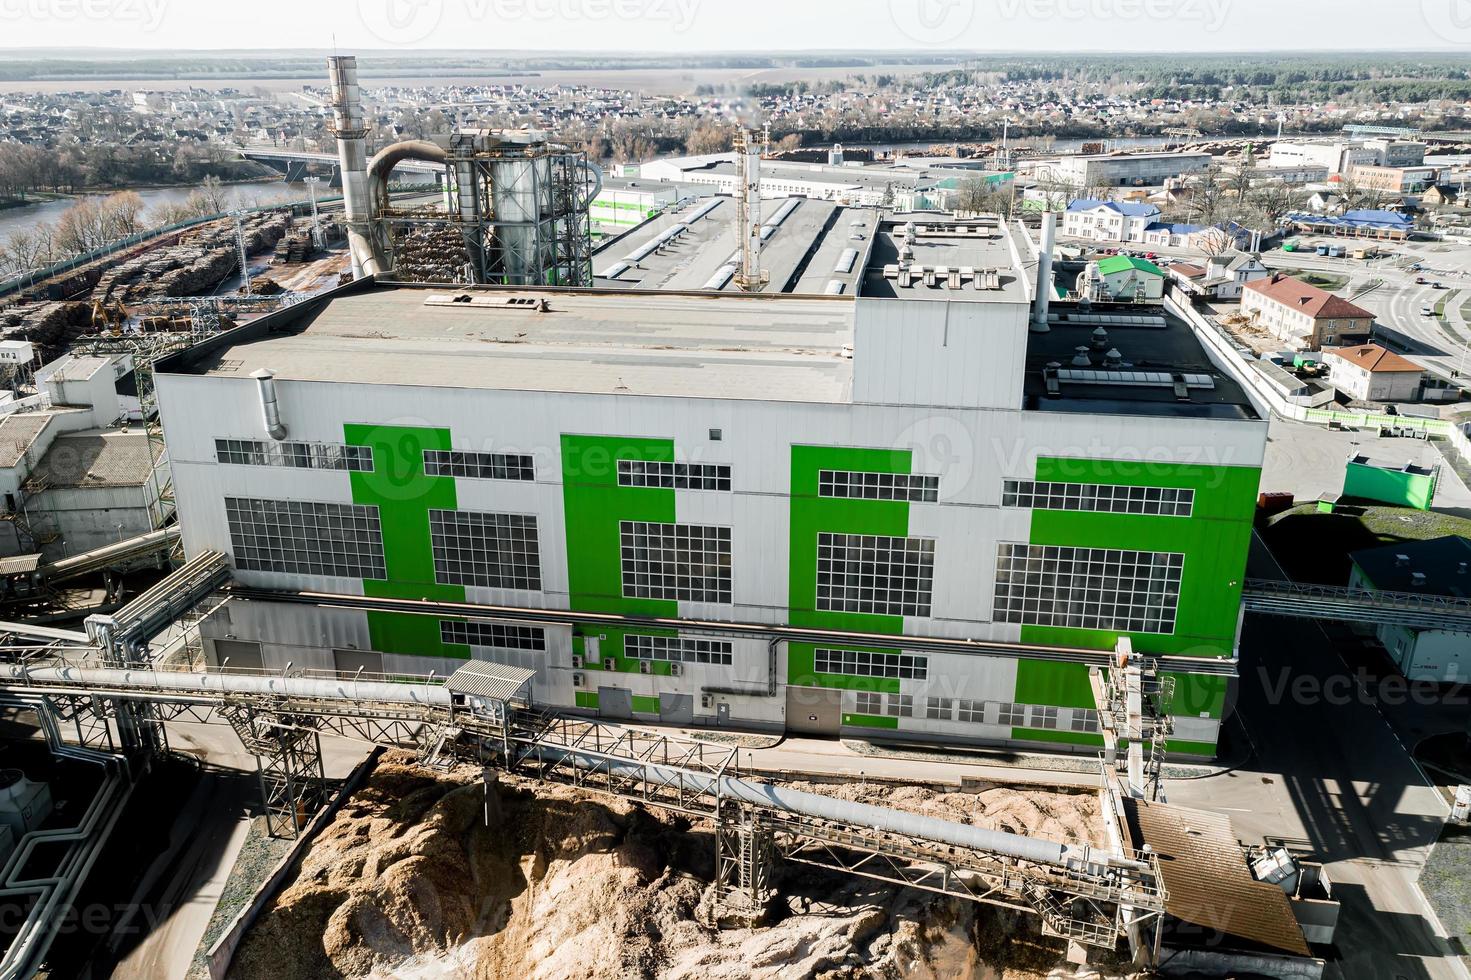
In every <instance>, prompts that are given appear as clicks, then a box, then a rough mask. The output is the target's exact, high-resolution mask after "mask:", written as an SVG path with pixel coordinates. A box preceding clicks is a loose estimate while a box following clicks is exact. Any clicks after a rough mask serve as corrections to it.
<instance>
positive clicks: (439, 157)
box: [344, 140, 466, 276]
mask: <svg viewBox="0 0 1471 980" xmlns="http://www.w3.org/2000/svg"><path fill="white" fill-rule="evenodd" d="M448 159H449V153H448V151H446V150H445V148H444V147H442V146H440V145H438V144H437V143H431V142H429V141H428V140H403V141H401V142H398V143H392V144H390V145H388V146H385V147H384V148H383V149H381V150H379V151H378V152H377V153H375V154H374V155H373V159H371V160H369V161H368V162H367V163H365V164H364V165H363V178H362V184H363V201H364V204H363V216H362V219H361V221H360V222H359V223H358V226H357V227H356V230H354V226H353V224H352V222H351V221H349V223H348V235H347V245H348V248H349V249H350V250H351V251H352V259H353V263H354V266H355V267H356V266H359V265H360V266H361V267H362V270H363V275H364V276H375V275H377V274H378V273H380V272H386V271H388V256H387V253H386V250H385V249H384V247H383V243H382V240H381V239H380V237H379V236H378V234H377V233H376V232H375V230H374V228H373V216H374V215H375V214H378V213H381V212H382V211H383V209H385V208H386V207H387V206H388V177H389V175H390V174H392V173H393V168H394V167H395V166H397V165H398V164H399V163H400V162H401V161H403V160H422V161H424V162H425V163H439V164H442V163H445V162H446V161H448ZM345 181H346V178H345V177H344V186H346V183H345ZM456 184H457V186H459V176H458V175H456ZM465 192H466V188H464V187H460V195H461V198H462V201H461V204H462V205H463V203H464V202H463V196H464V194H465ZM461 217H462V218H463V217H464V215H463V213H462V214H461Z"/></svg>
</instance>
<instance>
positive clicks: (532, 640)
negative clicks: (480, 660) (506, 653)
mask: <svg viewBox="0 0 1471 980" xmlns="http://www.w3.org/2000/svg"><path fill="white" fill-rule="evenodd" d="M439 638H440V639H441V640H443V641H444V642H445V643H455V644H461V645H464V646H472V647H492V648H496V649H501V650H545V649H546V648H547V631H546V630H545V629H543V628H542V627H540V626H521V625H519V624H516V623H479V622H468V623H466V622H461V621H459V620H451V619H442V620H440V621H439Z"/></svg>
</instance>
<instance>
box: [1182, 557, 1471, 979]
mask: <svg viewBox="0 0 1471 980" xmlns="http://www.w3.org/2000/svg"><path fill="white" fill-rule="evenodd" d="M1250 574H1252V575H1253V576H1261V577H1280V573H1279V572H1278V570H1277V569H1276V567H1275V563H1274V562H1272V561H1271V558H1270V556H1269V555H1267V554H1266V552H1265V549H1263V548H1261V547H1260V545H1257V546H1256V547H1255V548H1254V552H1253V555H1252V559H1251V573H1250ZM1241 649H1242V660H1243V663H1242V679H1241V685H1240V701H1239V704H1238V708H1237V718H1238V719H1239V720H1240V721H1241V722H1242V723H1244V725H1245V729H1246V732H1247V733H1248V735H1249V739H1250V742H1251V744H1252V746H1253V747H1254V750H1255V751H1254V753H1253V755H1252V758H1251V760H1250V761H1249V762H1247V763H1245V764H1243V765H1242V766H1240V767H1239V768H1237V769H1235V770H1232V771H1230V772H1227V773H1223V774H1221V775H1217V776H1209V777H1206V778H1202V779H1197V780H1188V781H1172V782H1169V783H1168V784H1167V786H1166V793H1167V795H1168V799H1169V801H1170V802H1172V803H1178V804H1181V805H1184V806H1194V807H1200V808H1203V809H1208V810H1216V811H1220V812H1224V813H1226V814H1228V815H1229V816H1230V817H1231V820H1232V824H1233V825H1234V827H1235V830H1236V833H1237V834H1238V836H1240V837H1241V839H1242V840H1244V841H1248V842H1262V841H1264V840H1266V839H1267V838H1269V837H1275V838H1287V839H1289V840H1293V841H1300V842H1302V843H1303V845H1304V846H1306V847H1308V848H1309V849H1311V850H1312V851H1314V852H1315V854H1316V856H1317V857H1318V858H1319V859H1320V860H1323V861H1324V862H1325V863H1326V864H1327V866H1328V872H1329V875H1330V877H1331V878H1332V880H1333V882H1334V893H1335V896H1336V897H1337V898H1338V899H1339V900H1340V901H1341V902H1342V903H1343V911H1342V918H1341V919H1340V922H1339V926H1338V932H1337V946H1338V949H1339V952H1340V956H1341V959H1340V960H1339V961H1337V962H1334V963H1331V964H1330V973H1329V974H1328V976H1331V977H1337V978H1341V980H1380V978H1383V980H1467V978H1468V977H1471V974H1468V972H1467V970H1466V967H1465V965H1464V963H1463V962H1462V961H1461V959H1460V958H1459V957H1458V956H1457V955H1456V952H1457V951H1456V949H1454V948H1453V946H1452V945H1451V943H1450V941H1448V939H1447V938H1446V936H1445V935H1444V934H1443V933H1442V932H1441V930H1440V929H1439V926H1438V925H1437V924H1436V923H1435V922H1434V921H1433V919H1432V917H1431V916H1430V915H1429V908H1428V905H1427V904H1426V903H1425V900H1424V897H1423V895H1422V894H1421V893H1420V891H1419V888H1418V886H1417V884H1416V881H1417V879H1418V877H1419V873H1420V868H1421V866H1422V865H1423V864H1424V862H1425V858H1426V856H1427V854H1428V853H1429V849H1430V847H1431V845H1432V844H1433V843H1434V842H1435V840H1436V838H1437V836H1438V835H1439V833H1440V829H1441V827H1442V825H1443V822H1444V817H1445V814H1446V812H1447V808H1446V805H1445V802H1444V800H1443V799H1442V797H1441V796H1440V793H1439V792H1438V791H1437V790H1436V789H1435V788H1434V787H1432V786H1431V785H1430V784H1429V782H1428V781H1427V780H1426V779H1425V778H1424V776H1423V775H1422V774H1421V772H1420V770H1419V768H1418V766H1416V765H1415V763H1414V761H1413V760H1412V759H1411V758H1410V755H1409V753H1408V752H1407V751H1406V749H1405V747H1404V746H1403V745H1402V744H1401V743H1400V740H1399V738H1398V737H1397V736H1396V734H1395V732H1394V730H1393V729H1392V728H1391V727H1390V725H1389V723H1388V722H1387V721H1386V720H1385V718H1384V716H1383V715H1382V714H1381V713H1380V710H1379V708H1378V707H1377V706H1376V705H1375V704H1374V703H1373V702H1374V698H1373V697H1372V696H1371V695H1372V692H1368V691H1363V690H1361V689H1360V688H1358V687H1357V686H1356V685H1355V684H1353V683H1351V681H1352V679H1353V674H1352V672H1351V671H1350V669H1349V668H1348V667H1347V665H1346V664H1345V663H1344V662H1343V660H1342V659H1341V658H1340V657H1339V655H1338V653H1337V652H1336V651H1335V650H1334V648H1333V646H1332V644H1331V643H1330V642H1329V640H1328V637H1327V636H1326V634H1324V632H1323V630H1322V629H1321V628H1320V627H1319V626H1318V625H1317V624H1316V623H1314V622H1312V621H1309V620H1279V619H1268V618H1265V617H1258V616H1251V617H1248V618H1247V621H1246V624H1245V627H1244V630H1243V633H1242V643H1241ZM1329 678H1339V679H1341V680H1342V681H1344V683H1343V686H1342V689H1341V691H1340V690H1338V689H1336V688H1334V687H1332V686H1331V685H1328V686H1324V685H1322V682H1323V681H1325V680H1327V679H1329ZM1318 691H1323V692H1324V693H1323V694H1322V695H1319V694H1318V693H1317V692H1318ZM1340 693H1341V694H1342V695H1343V696H1341V697H1340V696H1336V695H1338V694H1340Z"/></svg>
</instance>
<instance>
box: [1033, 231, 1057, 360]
mask: <svg viewBox="0 0 1471 980" xmlns="http://www.w3.org/2000/svg"><path fill="white" fill-rule="evenodd" d="M1056 247H1057V212H1055V211H1048V212H1046V213H1045V214H1043V215H1042V248H1041V251H1040V252H1039V253H1038V255H1037V298H1036V300H1035V301H1034V302H1033V303H1032V332H1033V333H1046V332H1047V331H1048V330H1050V329H1051V327H1049V326H1048V324H1047V311H1048V309H1049V308H1050V307H1051V305H1052V250H1053V249H1054V248H1056Z"/></svg>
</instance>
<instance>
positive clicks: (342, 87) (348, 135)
mask: <svg viewBox="0 0 1471 980" xmlns="http://www.w3.org/2000/svg"><path fill="white" fill-rule="evenodd" d="M327 74H328V76H329V77H330V78H331V81H332V134H333V135H334V136H336V137H337V163H338V168H339V169H340V170H341V171H342V211H343V217H344V218H345V219H346V221H347V237H348V244H349V246H350V251H351V253H352V277H353V278H354V279H362V278H363V277H364V276H367V275H371V274H372V273H371V271H370V270H368V269H367V268H366V267H365V265H364V257H365V256H370V255H372V251H373V250H372V248H371V246H370V245H369V242H370V241H371V236H372V229H371V219H372V206H373V205H372V202H371V201H370V200H368V124H367V120H366V119H365V118H364V116H363V100H362V93H361V92H360V91H359V90H358V59H357V58H356V57H354V56H353V55H350V54H346V55H333V56H332V57H330V58H328V59H327Z"/></svg>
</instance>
